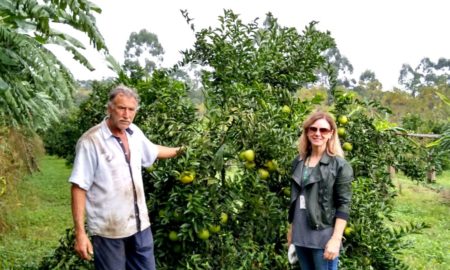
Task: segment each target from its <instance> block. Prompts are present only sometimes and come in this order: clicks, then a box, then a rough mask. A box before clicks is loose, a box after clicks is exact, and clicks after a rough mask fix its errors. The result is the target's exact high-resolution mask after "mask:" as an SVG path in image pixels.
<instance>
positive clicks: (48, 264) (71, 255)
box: [38, 229, 94, 270]
mask: <svg viewBox="0 0 450 270" xmlns="http://www.w3.org/2000/svg"><path fill="white" fill-rule="evenodd" d="M74 242H75V232H74V230H73V229H66V233H65V235H64V236H63V237H61V239H60V240H59V246H58V248H56V249H55V250H54V252H53V253H52V254H51V255H49V256H46V257H44V258H43V259H42V261H41V262H40V264H39V267H38V269H41V270H46V269H49V270H50V269H67V270H93V269H94V265H93V263H92V262H89V261H85V260H82V259H81V258H80V257H78V256H77V255H76V253H75V250H74V248H73V245H74Z"/></svg>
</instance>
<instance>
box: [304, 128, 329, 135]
mask: <svg viewBox="0 0 450 270" xmlns="http://www.w3.org/2000/svg"><path fill="white" fill-rule="evenodd" d="M307 130H308V132H311V133H316V132H317V130H318V131H319V132H320V134H328V133H330V132H331V129H328V128H317V127H308V128H307Z"/></svg>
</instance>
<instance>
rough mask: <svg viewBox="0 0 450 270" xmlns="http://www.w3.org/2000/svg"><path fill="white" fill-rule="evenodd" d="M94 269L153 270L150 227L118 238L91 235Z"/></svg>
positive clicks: (153, 257) (153, 258)
mask: <svg viewBox="0 0 450 270" xmlns="http://www.w3.org/2000/svg"><path fill="white" fill-rule="evenodd" d="M92 241H93V245H94V264H95V269H96V270H155V269H156V267H155V256H154V253H153V235H152V231H151V230H150V228H147V229H145V230H143V231H141V232H138V233H136V234H134V235H132V236H129V237H126V238H119V239H111V238H105V237H101V236H93V237H92Z"/></svg>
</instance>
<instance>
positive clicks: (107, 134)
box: [100, 117, 134, 139]
mask: <svg viewBox="0 0 450 270" xmlns="http://www.w3.org/2000/svg"><path fill="white" fill-rule="evenodd" d="M107 120H108V117H105V118H104V119H103V121H102V122H101V124H100V128H101V130H102V133H103V138H104V139H108V138H110V137H114V135H113V134H112V132H111V130H110V129H109V127H108V124H107V123H106V121H107ZM132 125H133V124H131V125H130V126H129V127H128V128H127V129H125V130H126V131H127V133H128V134H130V135H133V133H134V131H133V130H132Z"/></svg>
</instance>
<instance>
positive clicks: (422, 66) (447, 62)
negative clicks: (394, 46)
mask: <svg viewBox="0 0 450 270" xmlns="http://www.w3.org/2000/svg"><path fill="white" fill-rule="evenodd" d="M449 68H450V59H445V58H439V60H438V61H437V62H436V63H434V62H433V61H431V60H430V59H429V58H427V57H426V58H423V59H422V60H421V61H420V63H419V65H417V67H416V68H414V69H413V68H412V67H411V66H410V65H408V64H404V65H403V66H402V69H401V70H400V76H399V79H398V81H399V83H400V84H402V85H403V86H404V87H405V88H406V89H407V90H408V91H410V92H411V95H412V96H413V97H415V96H416V94H417V93H418V92H419V91H420V90H419V89H420V88H421V87H423V86H435V85H439V84H448V83H449V81H450V73H449Z"/></svg>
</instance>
